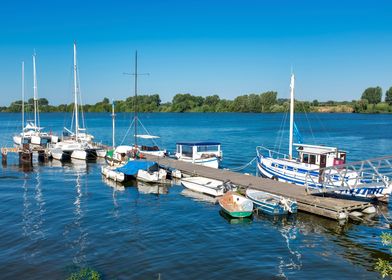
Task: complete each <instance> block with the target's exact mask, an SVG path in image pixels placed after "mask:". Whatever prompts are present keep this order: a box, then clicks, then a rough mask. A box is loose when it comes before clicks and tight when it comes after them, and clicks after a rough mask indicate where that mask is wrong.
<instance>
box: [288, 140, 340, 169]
mask: <svg viewBox="0 0 392 280" xmlns="http://www.w3.org/2000/svg"><path fill="white" fill-rule="evenodd" d="M294 146H295V147H296V149H297V152H298V161H300V162H302V163H307V164H315V165H318V166H319V167H320V168H324V167H331V166H335V165H341V164H345V163H346V155H347V153H346V152H345V151H339V150H338V148H335V147H326V146H317V145H305V144H294Z"/></svg>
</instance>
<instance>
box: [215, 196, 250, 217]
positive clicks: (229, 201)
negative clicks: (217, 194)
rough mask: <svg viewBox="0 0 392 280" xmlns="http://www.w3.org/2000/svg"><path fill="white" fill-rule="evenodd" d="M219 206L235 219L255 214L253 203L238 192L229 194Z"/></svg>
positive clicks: (220, 201)
mask: <svg viewBox="0 0 392 280" xmlns="http://www.w3.org/2000/svg"><path fill="white" fill-rule="evenodd" d="M219 205H220V206H221V207H222V210H223V211H224V212H226V213H227V214H229V215H230V216H231V217H234V218H244V217H249V216H252V213H253V203H252V201H251V200H249V199H247V198H246V197H244V196H242V195H240V194H238V193H236V192H227V193H226V194H225V195H224V196H222V197H221V198H220V199H219Z"/></svg>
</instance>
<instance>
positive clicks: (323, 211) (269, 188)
mask: <svg viewBox="0 0 392 280" xmlns="http://www.w3.org/2000/svg"><path fill="white" fill-rule="evenodd" d="M145 157H146V158H147V159H148V160H152V161H156V162H158V164H159V165H160V166H162V167H164V168H173V169H178V170H180V171H181V172H183V173H185V174H188V175H192V176H202V177H207V178H210V179H216V180H220V181H227V180H230V181H231V182H232V183H233V184H235V185H238V186H241V187H245V188H246V187H251V188H253V189H258V190H262V191H266V192H269V193H273V194H276V195H282V196H284V197H288V198H292V199H295V200H296V201H297V203H298V208H299V210H300V211H304V212H308V213H313V214H316V215H319V216H323V217H327V218H331V219H336V220H341V219H346V218H348V217H349V215H350V212H353V211H361V210H363V209H366V208H368V207H371V206H372V204H371V203H370V202H367V201H357V200H350V199H343V198H334V197H326V196H316V195H311V194H308V193H307V192H306V189H305V187H303V186H297V185H293V184H289V183H283V182H279V181H274V180H270V179H266V178H262V177H256V176H253V175H246V174H242V173H237V172H232V171H229V170H225V169H214V168H210V167H206V166H201V165H196V164H192V163H188V162H184V161H179V160H175V159H171V158H168V157H157V156H152V155H145Z"/></svg>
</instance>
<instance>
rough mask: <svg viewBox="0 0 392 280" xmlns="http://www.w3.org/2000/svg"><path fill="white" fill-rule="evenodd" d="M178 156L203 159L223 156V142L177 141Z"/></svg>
mask: <svg viewBox="0 0 392 280" xmlns="http://www.w3.org/2000/svg"><path fill="white" fill-rule="evenodd" d="M176 157H177V158H190V159H193V160H195V159H202V158H210V157H217V158H221V157H222V150H221V143H219V142H178V143H176Z"/></svg>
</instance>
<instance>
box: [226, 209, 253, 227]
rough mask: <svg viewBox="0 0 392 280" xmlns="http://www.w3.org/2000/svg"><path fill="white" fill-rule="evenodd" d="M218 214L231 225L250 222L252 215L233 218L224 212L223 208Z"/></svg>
mask: <svg viewBox="0 0 392 280" xmlns="http://www.w3.org/2000/svg"><path fill="white" fill-rule="evenodd" d="M219 215H220V216H221V217H222V218H223V219H225V220H226V221H227V222H228V223H229V224H232V225H243V224H245V225H247V224H250V223H252V221H253V215H252V216H250V217H245V218H233V217H231V216H230V215H229V214H227V213H226V212H224V211H223V210H220V211H219Z"/></svg>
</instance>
